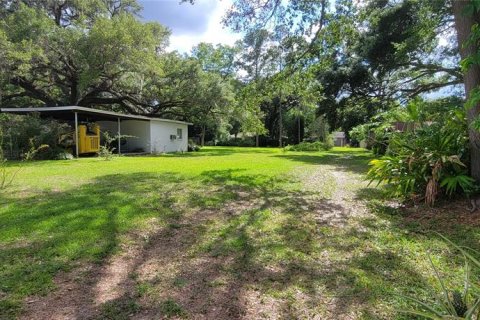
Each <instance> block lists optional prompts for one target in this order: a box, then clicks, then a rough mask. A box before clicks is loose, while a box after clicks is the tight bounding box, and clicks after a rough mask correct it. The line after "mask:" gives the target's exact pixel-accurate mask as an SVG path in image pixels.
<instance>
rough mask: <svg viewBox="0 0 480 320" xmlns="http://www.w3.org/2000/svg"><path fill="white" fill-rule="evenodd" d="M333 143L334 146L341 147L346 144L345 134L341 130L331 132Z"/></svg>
mask: <svg viewBox="0 0 480 320" xmlns="http://www.w3.org/2000/svg"><path fill="white" fill-rule="evenodd" d="M332 134H333V144H334V145H335V146H336V147H343V146H345V145H346V144H347V137H346V135H345V132H343V131H336V132H333V133H332Z"/></svg>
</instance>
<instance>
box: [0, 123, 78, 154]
mask: <svg viewBox="0 0 480 320" xmlns="http://www.w3.org/2000/svg"><path fill="white" fill-rule="evenodd" d="M0 127H2V128H4V132H3V135H4V137H3V142H2V145H1V147H2V148H3V150H4V152H5V157H6V158H7V157H8V158H10V159H12V158H16V159H20V158H23V159H25V158H28V159H29V160H31V159H57V158H58V157H59V154H64V153H65V149H67V148H69V147H71V146H72V145H73V130H72V128H71V127H70V126H69V125H68V124H65V123H60V122H58V121H55V120H51V119H41V118H40V117H39V116H38V115H25V116H15V115H3V116H2V117H1V118H0Z"/></svg>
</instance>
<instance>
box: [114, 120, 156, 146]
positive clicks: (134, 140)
mask: <svg viewBox="0 0 480 320" xmlns="http://www.w3.org/2000/svg"><path fill="white" fill-rule="evenodd" d="M120 132H121V134H122V135H127V136H132V137H128V138H127V149H128V151H130V152H132V151H134V150H137V151H139V150H138V149H142V150H143V152H150V121H139V120H122V122H121V123H120Z"/></svg>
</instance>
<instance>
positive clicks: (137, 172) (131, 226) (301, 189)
mask: <svg viewBox="0 0 480 320" xmlns="http://www.w3.org/2000/svg"><path fill="white" fill-rule="evenodd" d="M369 159H371V156H370V154H369V153H368V152H366V151H364V150H361V149H349V148H334V149H333V150H332V151H329V152H283V151H282V150H280V149H265V148H261V149H256V148H227V147H224V148H220V147H210V148H204V149H203V150H202V151H201V152H198V153H188V154H174V155H164V156H158V157H121V158H115V159H113V160H112V161H103V160H100V159H97V158H86V159H80V160H72V161H39V162H28V163H11V164H10V166H11V168H10V170H17V168H20V171H19V173H18V176H17V179H16V180H15V183H14V185H13V186H12V187H10V188H9V189H8V190H6V191H4V192H2V193H0V318H8V317H15V316H16V315H18V314H19V313H20V312H21V310H22V306H23V301H24V299H25V298H26V297H27V296H31V295H40V296H41V295H45V294H48V293H49V292H52V290H54V289H55V286H54V282H53V279H54V277H55V275H57V274H58V273H59V271H67V272H68V271H70V270H74V269H75V268H76V267H78V266H82V265H85V264H92V263H93V264H98V265H101V264H103V263H105V261H106V259H108V258H110V257H112V256H115V255H117V254H119V253H120V252H121V248H122V247H124V246H125V245H128V244H130V243H132V242H135V241H138V237H134V236H133V235H138V234H140V235H145V237H144V238H142V240H141V241H143V242H144V245H145V247H146V248H148V246H149V244H150V241H154V240H151V238H150V237H149V234H150V233H153V234H155V233H157V234H158V233H159V232H160V233H161V234H160V235H161V238H162V239H163V238H167V239H168V238H174V237H175V236H176V235H178V234H181V233H183V232H184V233H185V234H186V235H188V237H185V240H184V243H181V244H179V247H178V250H180V251H182V254H183V255H184V256H185V258H184V259H185V260H184V261H183V263H184V265H183V266H182V268H180V269H179V270H177V272H176V273H175V274H172V275H169V274H159V275H158V277H157V278H155V279H153V280H151V279H150V280H145V279H133V280H134V281H137V282H138V284H137V287H136V291H137V294H136V295H135V294H132V293H130V294H131V295H128V296H126V297H124V298H123V299H119V300H114V301H111V302H109V303H107V304H105V305H103V307H102V309H101V312H102V315H100V317H102V316H103V317H104V318H115V319H117V318H120V319H121V318H128V315H129V314H132V313H136V312H139V310H141V309H142V308H144V309H145V310H150V309H152V310H153V309H155V310H159V312H160V314H161V315H163V316H168V317H173V316H181V317H183V316H188V315H189V314H192V313H193V312H201V308H200V307H199V308H200V309H198V310H197V309H195V307H192V308H193V309H191V310H190V309H188V308H189V307H188V306H185V305H184V301H183V300H182V301H177V298H175V300H172V298H170V296H168V295H167V296H165V295H162V292H164V291H165V290H167V291H168V290H170V291H171V292H176V293H177V295H176V296H175V297H181V296H182V294H183V295H185V294H186V292H191V291H192V290H193V289H192V288H197V287H198V286H199V285H198V284H197V283H196V281H200V280H199V279H202V280H201V281H204V282H205V287H202V289H201V290H205V291H207V292H206V293H211V292H209V290H210V291H212V292H213V291H214V290H223V289H225V290H227V289H229V290H230V291H229V292H231V294H232V295H234V296H235V295H240V293H241V290H240V289H241V288H243V289H253V290H255V291H257V292H260V293H261V294H262V297H271V298H272V299H277V300H278V301H280V302H281V303H282V305H283V307H282V309H281V310H282V313H283V315H284V316H285V317H292V318H302V315H303V316H305V314H307V315H309V316H312V315H316V314H320V315H322V314H323V315H325V314H331V313H332V312H338V313H339V314H340V313H348V312H355V316H356V317H357V318H364V319H381V318H395V317H398V318H399V319H401V318H402V316H401V315H397V314H396V313H395V310H394V309H396V308H407V307H408V303H407V301H406V300H405V299H404V298H401V297H400V296H398V295H396V294H398V293H400V294H413V295H415V296H417V297H420V298H422V297H423V298H426V299H428V298H430V297H431V295H430V294H429V291H428V286H435V279H434V277H433V273H432V272H431V270H430V268H429V265H428V262H427V261H428V260H427V257H426V252H427V250H430V251H431V252H432V253H433V259H434V261H435V262H436V263H437V266H438V267H439V269H440V270H441V272H442V273H445V274H446V280H447V282H448V283H454V282H455V281H456V280H458V279H459V278H460V277H461V272H462V269H461V262H462V261H461V259H460V258H459V257H458V255H456V254H455V253H453V252H450V251H449V250H448V246H447V245H445V244H444V242H443V241H441V240H440V239H439V238H438V237H436V236H435V235H433V234H432V231H440V232H442V233H443V234H445V235H447V236H448V237H450V238H451V239H452V240H453V241H455V242H457V243H458V244H460V245H468V246H470V247H473V248H476V249H478V241H479V240H480V234H479V230H478V228H476V227H473V226H466V225H454V226H450V227H448V228H446V227H444V226H441V225H438V224H435V223H431V224H428V225H426V224H424V223H417V222H416V221H412V220H409V219H406V217H405V216H404V215H403V214H402V213H401V212H400V211H399V210H396V209H391V208H389V207H388V206H386V205H385V203H384V201H383V199H382V193H381V191H379V190H377V189H374V188H370V187H367V186H366V184H365V183H364V182H362V181H361V178H362V177H363V175H364V173H365V170H366V168H367V163H368V161H369ZM332 171H333V172H338V173H340V174H342V175H343V176H345V177H346V179H347V180H346V182H345V183H344V185H342V186H341V188H345V189H346V190H348V191H350V192H351V193H352V194H354V195H355V197H356V198H358V199H366V200H367V201H368V203H369V205H368V206H369V209H370V211H371V213H370V214H368V215H359V216H358V217H355V210H356V209H357V208H356V207H355V206H353V207H352V208H349V207H348V203H350V202H351V203H354V202H355V201H359V200H358V199H350V200H346V202H345V206H342V204H338V203H335V202H332V200H331V198H332V195H333V194H334V193H335V192H337V191H338V190H337V189H338V186H337V185H336V182H335V179H334V177H333V176H332ZM315 174H316V176H315ZM312 176H315V177H317V178H316V180H315V179H314V181H310V180H309V179H311V177H312ZM349 177H351V178H352V179H351V180H349ZM305 181H310V182H308V183H305ZM242 201H243V202H246V203H253V204H255V205H252V206H251V207H245V208H244V207H242V206H237V207H235V206H233V207H232V208H231V209H229V210H230V211H232V212H227V213H225V212H224V211H225V210H226V209H225V207H226V206H227V204H231V203H234V204H235V203H243V202H242ZM349 201H350V202H349ZM352 201H353V202H352ZM347 209H348V210H351V212H350V211H348V210H347ZM202 210H210V211H211V212H214V213H215V212H219V213H218V215H215V214H214V215H213V216H209V217H208V218H205V220H204V221H203V220H202V221H200V222H198V221H197V222H195V217H196V215H198V214H199V212H202ZM222 210H223V211H222ZM335 210H337V211H338V210H340V211H342V210H343V211H342V212H343V213H344V215H343V218H342V219H343V220H341V219H340V220H339V221H336V222H335V223H333V224H331V223H330V222H332V221H333V220H329V219H324V220H322V219H319V213H322V212H323V213H325V214H328V213H330V212H334V211H335ZM227 211H228V210H227ZM220 212H221V213H220ZM320 218H321V217H320ZM332 219H333V218H332ZM158 230H160V231H158ZM182 239H183V238H182ZM152 243H154V242H152ZM200 257H203V258H205V257H206V258H208V259H212V261H216V262H215V263H216V265H215V267H216V268H217V269H215V270H218V272H217V274H216V275H215V277H214V276H212V271H211V270H209V269H208V270H207V269H205V270H202V269H198V268H196V267H195V268H194V267H193V266H190V265H189V261H194V260H195V259H197V258H200ZM167 258H168V257H167ZM174 258H176V256H175V257H172V259H174ZM139 267H140V266H139ZM272 270H273V271H272ZM451 270H453V271H451ZM198 290H200V289H198ZM206 293H205V294H206ZM189 294H190V293H189ZM202 294H204V293H203V291H202ZM299 295H301V296H302V297H303V299H299ZM207 296H208V294H207ZM332 298H337V299H339V300H341V301H342V304H341V305H339V306H337V308H338V310H333V311H332V310H327V309H328V307H327V306H326V303H325V302H326V301H328V300H329V299H332ZM136 299H137V300H138V301H137V300H136ZM235 301H236V300H235ZM235 301H233V300H232V301H226V302H225V306H226V307H231V308H233V307H235V308H236V309H235V310H234V311H235V312H241V310H240V309H241V306H236V305H235ZM232 312H233V311H232ZM309 316H306V317H307V318H308V317H309ZM267 317H268V315H267Z"/></svg>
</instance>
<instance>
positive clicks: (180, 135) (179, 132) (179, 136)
mask: <svg viewBox="0 0 480 320" xmlns="http://www.w3.org/2000/svg"><path fill="white" fill-rule="evenodd" d="M182 137H183V132H182V129H177V139H182Z"/></svg>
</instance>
